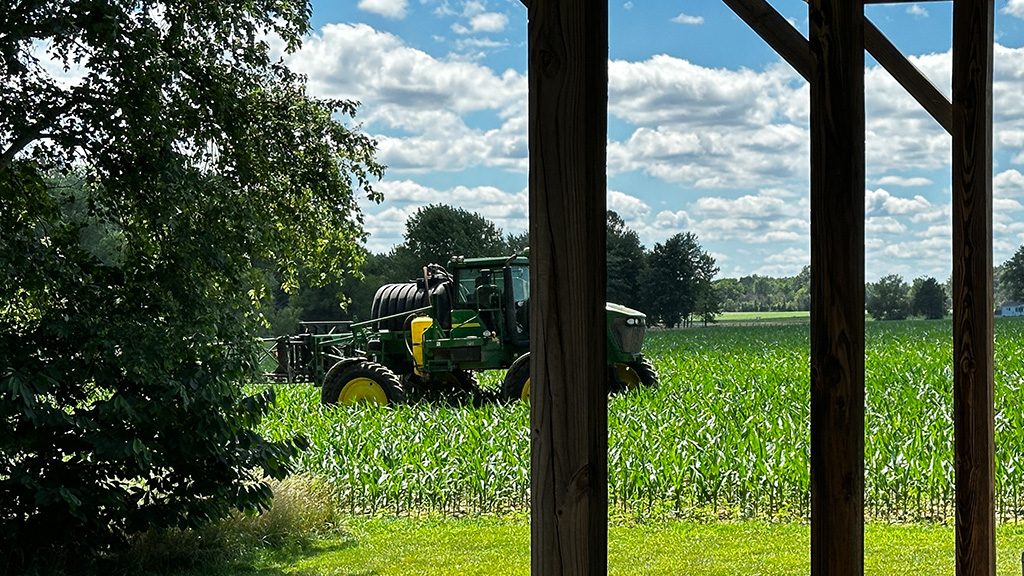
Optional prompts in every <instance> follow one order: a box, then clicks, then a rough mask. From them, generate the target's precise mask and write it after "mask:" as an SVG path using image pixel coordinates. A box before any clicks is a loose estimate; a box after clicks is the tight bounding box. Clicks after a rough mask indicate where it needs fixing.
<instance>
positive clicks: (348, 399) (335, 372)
mask: <svg viewBox="0 0 1024 576" xmlns="http://www.w3.org/2000/svg"><path fill="white" fill-rule="evenodd" d="M320 402H321V403H322V404H325V405H332V404H362V403H370V404H379V405H381V406H387V405H390V404H404V403H405V391H404V390H402V385H401V383H400V382H399V380H398V376H396V375H395V373H394V372H392V371H391V370H388V369H387V368H385V367H384V366H381V365H380V364H377V363H376V362H370V361H367V360H362V361H358V362H353V363H345V364H342V363H338V364H335V365H334V366H332V367H331V370H330V371H329V372H327V376H325V377H324V385H323V388H322V389H321V390H320Z"/></svg>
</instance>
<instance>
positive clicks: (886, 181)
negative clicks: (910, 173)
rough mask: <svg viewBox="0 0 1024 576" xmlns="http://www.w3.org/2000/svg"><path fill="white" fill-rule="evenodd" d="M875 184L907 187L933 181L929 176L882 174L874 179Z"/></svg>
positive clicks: (923, 184) (927, 184)
mask: <svg viewBox="0 0 1024 576" xmlns="http://www.w3.org/2000/svg"><path fill="white" fill-rule="evenodd" d="M875 184H877V185H879V186H901V187H904V188H909V187H911V186H931V185H932V184H933V182H932V181H931V179H929V178H923V177H906V176H883V177H881V178H877V179H876V180H875Z"/></svg>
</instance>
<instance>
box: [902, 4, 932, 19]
mask: <svg viewBox="0 0 1024 576" xmlns="http://www.w3.org/2000/svg"><path fill="white" fill-rule="evenodd" d="M907 14H910V15H911V16H913V17H915V18H927V17H928V10H926V9H925V8H924V6H921V5H920V4H911V5H910V6H908V7H907Z"/></svg>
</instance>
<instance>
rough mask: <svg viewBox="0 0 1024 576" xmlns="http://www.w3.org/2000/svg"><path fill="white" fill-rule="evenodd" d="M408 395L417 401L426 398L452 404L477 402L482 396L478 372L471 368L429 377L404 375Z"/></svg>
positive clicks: (403, 381) (403, 382) (412, 374)
mask: <svg viewBox="0 0 1024 576" xmlns="http://www.w3.org/2000/svg"><path fill="white" fill-rule="evenodd" d="M402 385H403V388H404V389H405V391H406V393H407V396H408V397H409V398H411V399H413V400H415V401H420V400H426V401H431V402H437V401H440V402H444V403H448V404H452V405H459V404H464V403H466V402H476V401H477V400H478V399H479V398H478V397H479V396H480V385H479V382H478V381H477V378H476V374H474V373H473V372H470V371H469V370H453V371H451V372H438V373H434V374H431V375H430V377H429V378H423V377H422V376H420V375H418V374H416V373H415V372H414V373H411V374H406V375H405V376H403V377H402Z"/></svg>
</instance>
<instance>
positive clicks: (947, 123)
mask: <svg viewBox="0 0 1024 576" xmlns="http://www.w3.org/2000/svg"><path fill="white" fill-rule="evenodd" d="M864 45H865V46H866V47H867V49H868V53H870V54H871V55H872V56H874V57H875V60H878V63H879V64H881V65H882V67H883V68H885V69H886V70H887V71H888V72H889V74H891V75H892V77H893V78H895V79H896V81H897V82H899V83H900V86H903V88H904V89H905V90H906V91H907V92H908V93H910V95H911V96H913V97H914V99H915V100H917V102H918V103H919V104H920V105H921V106H923V107H924V109H925V110H926V111H927V112H928V113H929V114H931V116H932V118H934V119H935V121H936V122H938V123H939V125H940V126H942V127H943V128H945V129H946V132H949V133H952V132H953V104H952V103H950V101H949V98H946V96H945V95H944V94H943V93H942V92H941V91H939V89H938V88H936V87H935V85H934V84H932V83H931V81H930V80H928V77H927V76H925V75H924V74H922V73H921V71H920V70H918V69H917V67H915V66H914V65H913V64H911V63H910V60H907V58H906V57H905V56H903V54H902V53H901V52H900V51H899V49H898V48H896V46H895V45H893V43H892V42H890V41H889V39H888V38H886V37H885V34H882V31H881V30H879V29H878V28H876V27H875V25H874V24H872V23H871V21H870V20H868V19H867V18H865V19H864Z"/></svg>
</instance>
